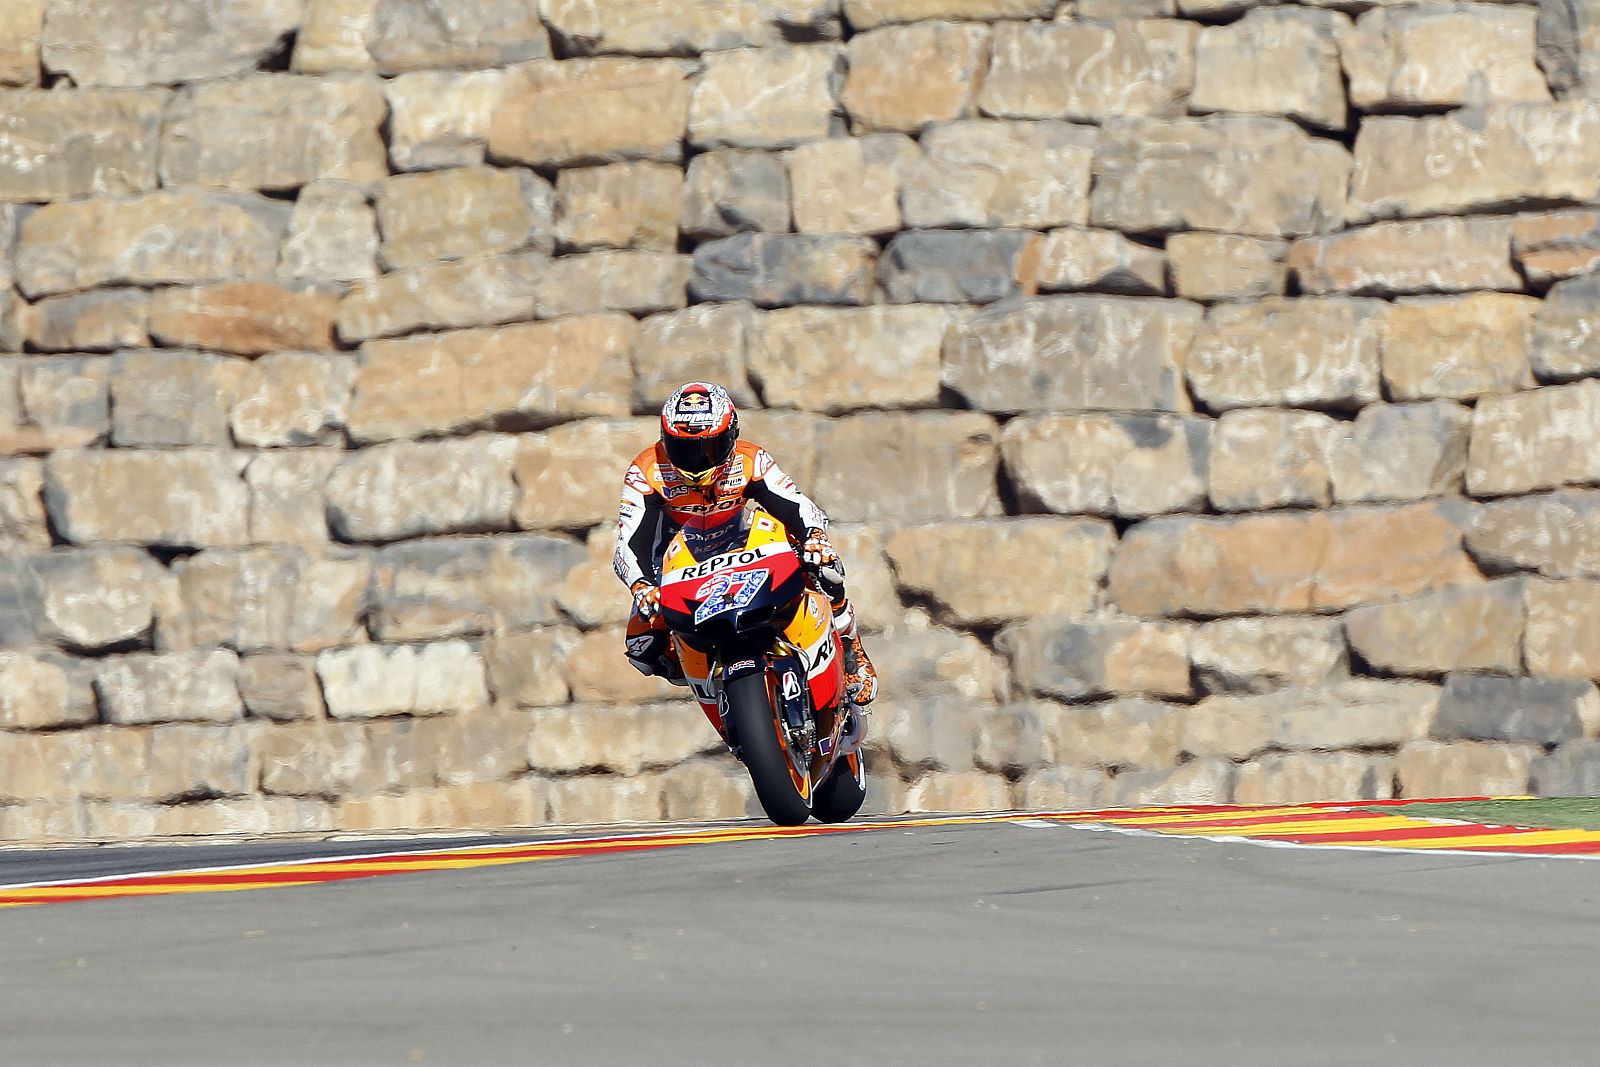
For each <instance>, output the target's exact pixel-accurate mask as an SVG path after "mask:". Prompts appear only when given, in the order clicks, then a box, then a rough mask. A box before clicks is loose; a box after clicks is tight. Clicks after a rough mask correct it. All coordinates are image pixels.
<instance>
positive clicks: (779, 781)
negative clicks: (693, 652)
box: [727, 674, 811, 826]
mask: <svg viewBox="0 0 1600 1067" xmlns="http://www.w3.org/2000/svg"><path fill="white" fill-rule="evenodd" d="M727 697H728V718H729V719H730V720H731V725H732V726H733V736H734V738H735V739H736V740H737V742H738V745H739V755H740V758H741V759H743V760H744V766H745V769H746V770H747V771H749V772H750V782H751V784H752V785H754V786H755V787H756V799H757V800H759V801H761V810H762V811H765V812H766V813H767V818H769V819H771V820H772V821H773V822H775V823H777V824H778V825H779V826H799V825H800V824H801V823H803V822H805V821H806V820H807V819H809V818H810V817H811V801H810V800H809V799H807V798H806V797H805V796H803V795H802V794H801V792H800V790H799V788H797V787H796V786H795V783H794V778H793V776H792V775H791V773H790V765H789V755H788V752H787V750H786V749H785V747H784V743H783V739H782V738H781V737H779V736H778V717H777V714H776V713H775V712H774V711H773V710H772V696H771V694H770V693H768V691H767V676H766V675H765V674H747V675H745V676H744V677H743V678H739V679H736V680H735V681H734V682H733V683H732V684H730V685H729V686H728V691H727Z"/></svg>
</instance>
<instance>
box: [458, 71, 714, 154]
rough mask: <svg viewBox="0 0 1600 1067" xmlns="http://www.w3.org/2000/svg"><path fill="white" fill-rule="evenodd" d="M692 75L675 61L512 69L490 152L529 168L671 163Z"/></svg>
mask: <svg viewBox="0 0 1600 1067" xmlns="http://www.w3.org/2000/svg"><path fill="white" fill-rule="evenodd" d="M690 69H691V68H690V67H689V66H688V65H687V64H684V63H681V62H678V61H675V60H633V59H570V60H563V61H561V62H554V61H544V62H535V63H528V64H525V65H523V66H520V67H516V68H513V69H512V70H511V71H510V72H509V73H508V74H507V76H506V84H505V95H504V98H503V103H502V105H501V106H500V107H498V108H497V109H496V110H495V112H494V116H493V118H492V119H491V121H490V124H489V151H490V153H491V154H492V155H493V156H494V157H495V158H497V159H507V160H514V161H516V162H518V163H526V164H528V165H530V166H534V167H556V166H575V165H579V164H584V163H613V162H617V161H620V160H624V159H654V160H658V161H661V162H666V163H675V162H677V161H678V160H679V159H681V158H682V156H683V138H684V134H685V132H686V130H687V129H688V121H689V73H690Z"/></svg>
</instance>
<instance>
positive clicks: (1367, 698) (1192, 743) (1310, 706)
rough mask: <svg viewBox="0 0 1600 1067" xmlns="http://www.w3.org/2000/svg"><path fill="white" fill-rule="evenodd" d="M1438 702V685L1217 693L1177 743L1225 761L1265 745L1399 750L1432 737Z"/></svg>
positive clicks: (1191, 713)
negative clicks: (1393, 748) (1232, 693)
mask: <svg viewBox="0 0 1600 1067" xmlns="http://www.w3.org/2000/svg"><path fill="white" fill-rule="evenodd" d="M1438 705H1439V689H1438V687H1437V686H1432V685H1428V684H1426V683H1424V682H1386V681H1375V680H1372V679H1352V680H1350V681H1346V682H1340V683H1339V684H1337V685H1334V686H1330V687H1328V688H1324V689H1280V690H1278V691H1277V692H1274V693H1265V694H1261V695H1259V696H1213V697H1207V698H1206V699H1205V700H1202V701H1201V702H1200V703H1199V704H1197V705H1195V706H1194V707H1193V708H1191V709H1189V710H1188V712H1187V714H1185V715H1184V716H1183V719H1182V730H1181V735H1180V737H1179V742H1178V743H1179V747H1180V748H1181V750H1182V751H1184V752H1187V753H1189V754H1191V755H1194V756H1209V757H1223V758H1226V759H1248V758H1250V757H1251V756H1253V755H1255V754H1257V753H1259V752H1261V751H1262V750H1263V749H1268V748H1273V749H1286V750H1293V751H1299V750H1305V749H1311V750H1317V751H1327V750H1336V749H1341V748H1371V747H1378V746H1390V745H1402V744H1405V743H1407V742H1410V741H1420V740H1422V739H1423V738H1425V737H1427V736H1428V728H1429V724H1430V723H1432V721H1433V716H1434V712H1435V711H1436V710H1437V708H1438ZM1341 799H1345V798H1341Z"/></svg>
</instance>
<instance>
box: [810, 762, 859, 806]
mask: <svg viewBox="0 0 1600 1067" xmlns="http://www.w3.org/2000/svg"><path fill="white" fill-rule="evenodd" d="M856 759H857V760H860V761H861V764H860V765H861V778H862V780H861V781H859V782H858V781H856V776H855V775H854V774H852V773H851V772H850V761H849V760H848V759H842V760H839V761H838V762H837V763H835V764H834V765H833V770H832V771H831V772H830V773H829V774H828V777H827V780H826V781H824V782H823V783H822V784H821V785H819V786H817V791H816V793H815V794H814V795H813V796H812V798H811V814H812V815H815V816H816V817H817V821H818V822H848V821H850V819H852V818H854V816H855V814H856V812H858V811H860V810H861V805H862V803H863V802H864V801H865V800H866V799H867V783H866V777H867V764H866V761H865V760H861V757H860V756H859V755H858V756H857V757H856Z"/></svg>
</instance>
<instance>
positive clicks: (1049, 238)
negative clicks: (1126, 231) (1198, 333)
mask: <svg viewBox="0 0 1600 1067" xmlns="http://www.w3.org/2000/svg"><path fill="white" fill-rule="evenodd" d="M1085 190H1087V184H1085ZM1039 291H1040V292H1045V293H1060V292H1073V291H1091V292H1102V293H1122V294H1125V295H1128V296H1164V295H1165V294H1166V292H1167V257H1166V256H1165V255H1163V254H1162V253H1161V252H1160V251H1158V250H1156V249H1154V248H1150V247H1148V246H1147V245H1142V244H1138V243H1137V242H1134V241H1130V240H1128V239H1127V238H1126V237H1124V236H1122V234H1120V233H1116V232H1114V231H1112V230H1080V229H1063V230H1052V231H1051V232H1050V233H1049V234H1048V235H1046V237H1045V242H1044V247H1043V249H1042V251H1041V252H1040V255H1039Z"/></svg>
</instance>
